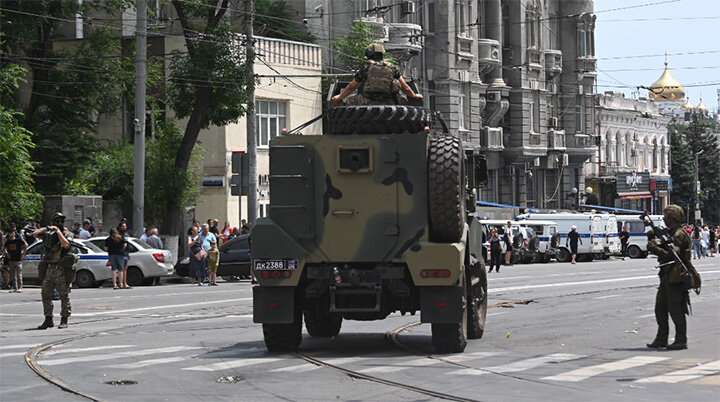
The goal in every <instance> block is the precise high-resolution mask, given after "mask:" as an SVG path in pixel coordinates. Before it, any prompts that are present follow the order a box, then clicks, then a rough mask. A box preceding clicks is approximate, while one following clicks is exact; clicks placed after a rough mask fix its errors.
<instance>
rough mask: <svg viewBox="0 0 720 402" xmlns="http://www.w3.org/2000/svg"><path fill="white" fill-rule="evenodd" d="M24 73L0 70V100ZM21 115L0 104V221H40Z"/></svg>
mask: <svg viewBox="0 0 720 402" xmlns="http://www.w3.org/2000/svg"><path fill="white" fill-rule="evenodd" d="M25 73H26V70H25V69H23V68H21V67H19V66H17V65H14V64H10V65H7V66H5V67H3V68H0V97H2V98H5V97H8V96H10V94H12V92H13V91H15V90H16V89H17V87H18V86H19V85H20V82H21V81H22V78H21V77H22V76H24V75H25ZM22 119H23V115H22V113H20V112H16V111H13V110H7V109H5V107H4V106H3V105H2V104H0V194H2V196H1V197H0V217H1V218H2V219H4V220H10V221H18V222H19V221H22V220H25V219H40V216H41V215H42V201H43V197H42V196H41V195H40V194H38V193H36V192H34V191H33V183H34V181H33V176H34V171H35V166H34V165H33V163H32V162H31V161H30V150H31V149H32V148H33V147H34V146H35V145H34V144H33V142H32V141H31V134H32V133H30V132H29V131H27V130H26V129H24V128H23V127H22V126H21V125H20V121H22Z"/></svg>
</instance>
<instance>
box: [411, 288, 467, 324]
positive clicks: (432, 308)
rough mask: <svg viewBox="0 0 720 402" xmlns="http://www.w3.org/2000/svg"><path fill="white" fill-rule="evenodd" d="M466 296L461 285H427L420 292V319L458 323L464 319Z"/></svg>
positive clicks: (435, 322) (426, 321)
mask: <svg viewBox="0 0 720 402" xmlns="http://www.w3.org/2000/svg"><path fill="white" fill-rule="evenodd" d="M464 302H465V301H464V297H463V294H462V288H461V287H459V286H427V287H422V290H421V293H420V321H421V322H423V323H432V324H457V323H459V322H461V321H462V319H463V303H464Z"/></svg>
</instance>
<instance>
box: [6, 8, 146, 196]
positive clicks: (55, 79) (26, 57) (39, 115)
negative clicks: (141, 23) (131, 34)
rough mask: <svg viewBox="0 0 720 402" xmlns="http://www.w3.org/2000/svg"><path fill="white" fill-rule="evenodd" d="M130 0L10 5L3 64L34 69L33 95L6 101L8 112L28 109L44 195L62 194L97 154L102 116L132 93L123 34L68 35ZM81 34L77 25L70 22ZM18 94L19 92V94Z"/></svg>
mask: <svg viewBox="0 0 720 402" xmlns="http://www.w3.org/2000/svg"><path fill="white" fill-rule="evenodd" d="M131 3H132V2H131V1H125V0H86V1H83V2H79V1H77V0H45V1H6V2H4V3H3V8H4V9H5V11H4V15H3V35H4V37H3V43H2V44H1V48H2V54H3V57H2V61H0V64H7V63H9V62H12V63H17V64H21V65H23V66H26V67H27V69H28V74H27V78H28V83H29V87H28V88H25V90H26V93H28V94H29V100H28V101H27V102H26V103H20V99H21V97H20V96H19V93H15V96H12V97H6V98H4V99H3V104H4V105H5V106H6V107H7V108H9V109H15V110H22V112H23V114H24V120H23V121H22V122H21V124H22V126H23V127H24V128H26V129H27V130H29V131H30V132H32V139H33V142H34V143H35V144H36V146H35V147H34V148H33V149H32V151H31V156H32V159H33V161H34V162H35V163H36V166H37V190H38V191H40V192H42V193H44V194H58V193H62V192H63V190H64V188H63V185H64V183H65V182H66V181H67V179H69V178H72V177H74V176H75V172H76V171H77V170H78V168H79V167H82V166H83V165H84V161H85V160H87V159H88V155H89V154H91V153H92V152H93V151H94V150H95V141H94V138H93V133H94V132H95V130H96V126H97V117H98V116H99V115H106V114H111V113H114V112H115V111H117V110H118V109H119V108H120V106H121V105H122V100H123V98H127V97H128V96H132V89H133V88H134V85H133V77H134V73H133V64H132V58H128V57H123V56H122V51H121V43H120V40H119V39H118V32H117V30H116V29H113V28H112V27H109V26H107V25H104V24H102V23H101V24H97V25H91V24H86V25H84V31H85V33H84V39H83V40H78V41H62V42H59V41H55V39H57V38H64V37H65V36H64V35H63V30H67V29H68V25H69V24H68V21H74V20H75V18H76V14H82V13H84V12H85V11H88V10H92V9H96V10H98V9H102V10H104V11H106V12H108V13H109V14H110V15H113V14H114V13H117V12H118V10H122V9H124V8H125V7H127V6H128V5H129V4H131ZM71 27H72V28H73V29H74V24H73V25H71ZM16 92H17V90H16Z"/></svg>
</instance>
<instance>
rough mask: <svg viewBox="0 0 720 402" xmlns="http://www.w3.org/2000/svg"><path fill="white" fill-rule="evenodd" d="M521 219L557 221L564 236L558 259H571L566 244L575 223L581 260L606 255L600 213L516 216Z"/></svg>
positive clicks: (589, 259) (564, 260) (563, 260)
mask: <svg viewBox="0 0 720 402" xmlns="http://www.w3.org/2000/svg"><path fill="white" fill-rule="evenodd" d="M515 219H516V220H518V221H521V220H548V221H553V222H555V223H557V227H558V231H559V232H560V235H561V236H562V239H561V240H560V246H559V250H558V255H557V260H558V261H560V262H568V261H570V259H571V257H572V254H570V247H566V246H565V241H566V239H567V235H568V233H570V230H571V229H572V227H573V225H574V226H577V232H578V234H580V238H581V239H582V244H578V259H579V261H591V260H593V259H594V258H596V257H600V258H602V257H603V255H604V249H603V245H602V243H601V240H603V239H604V238H605V228H604V227H603V222H602V218H601V217H600V214H581V213H556V214H536V213H529V214H522V215H518V216H517V218H515Z"/></svg>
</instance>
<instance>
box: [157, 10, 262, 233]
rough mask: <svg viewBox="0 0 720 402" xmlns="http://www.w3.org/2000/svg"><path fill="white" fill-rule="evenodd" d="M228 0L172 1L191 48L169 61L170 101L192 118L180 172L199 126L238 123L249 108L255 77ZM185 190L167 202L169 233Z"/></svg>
mask: <svg viewBox="0 0 720 402" xmlns="http://www.w3.org/2000/svg"><path fill="white" fill-rule="evenodd" d="M228 3H229V0H222V1H221V2H220V3H219V4H218V2H217V1H214V0H172V4H173V6H174V7H175V11H176V12H177V15H178V19H179V21H180V25H181V26H182V29H183V36H184V38H185V47H186V49H187V52H180V51H177V52H174V53H173V55H172V59H171V62H170V70H171V72H170V83H169V86H168V99H169V105H170V107H171V108H172V109H173V111H174V112H175V114H176V115H177V116H178V118H181V119H182V118H188V120H187V124H186V126H185V130H184V133H183V136H182V139H181V141H180V146H179V149H178V150H177V153H176V157H175V169H176V171H177V172H186V171H187V170H188V165H189V162H190V159H191V156H192V151H193V148H194V147H195V143H196V142H197V139H198V136H199V134H200V130H202V129H204V128H208V127H210V126H223V125H226V124H229V123H234V122H237V121H238V119H239V118H240V117H241V116H243V115H244V114H245V113H246V111H247V110H248V107H252V105H250V106H248V104H247V102H248V99H249V89H250V88H252V87H253V86H254V85H255V77H254V76H253V75H252V71H251V70H250V66H249V64H248V63H247V60H246V58H245V52H244V48H243V43H242V40H241V39H242V38H241V37H240V36H239V35H238V32H237V31H238V29H237V27H236V26H233V25H232V24H231V21H229V18H226V14H227V11H228ZM182 195H183V194H182V192H181V191H180V189H176V191H175V194H174V195H173V197H171V198H170V200H169V203H168V206H167V220H166V224H167V225H168V228H169V231H170V232H171V233H179V232H180V230H179V227H178V225H179V223H180V207H181V200H182Z"/></svg>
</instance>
